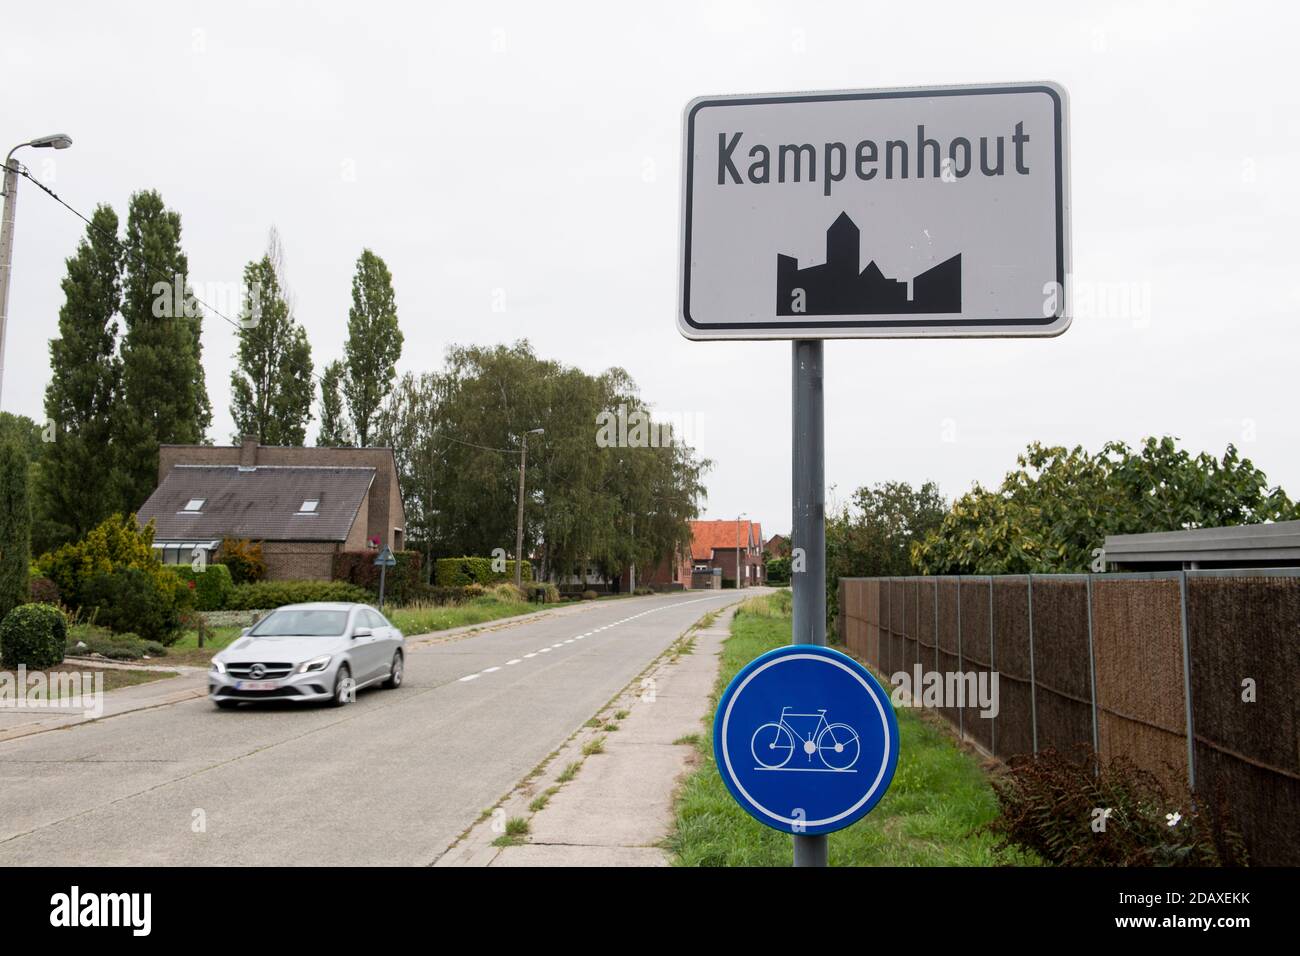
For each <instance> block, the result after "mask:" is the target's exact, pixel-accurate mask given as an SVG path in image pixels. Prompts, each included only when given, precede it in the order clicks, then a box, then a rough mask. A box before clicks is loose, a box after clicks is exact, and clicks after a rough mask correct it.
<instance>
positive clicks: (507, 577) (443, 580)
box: [433, 558, 533, 587]
mask: <svg viewBox="0 0 1300 956" xmlns="http://www.w3.org/2000/svg"><path fill="white" fill-rule="evenodd" d="M433 568H434V575H433V579H434V583H435V584H438V585H441V586H442V587H464V586H465V585H467V584H483V585H487V584H496V583H497V582H498V581H513V580H514V579H515V563H514V561H506V562H505V570H504V571H493V570H492V559H491V558H439V559H438V560H437V561H435V562H434V565H433ZM532 579H533V566H532V565H531V564H529V563H528V562H527V561H525V562H524V566H523V580H525V581H531V580H532Z"/></svg>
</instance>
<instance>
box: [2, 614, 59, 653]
mask: <svg viewBox="0 0 1300 956" xmlns="http://www.w3.org/2000/svg"><path fill="white" fill-rule="evenodd" d="M67 639H68V622H67V619H66V618H64V616H63V612H62V611H60V610H59V609H58V608H57V607H54V606H53V605H50V604H20V605H19V606H18V607H16V608H14V609H13V610H12V611H10V612H9V613H8V614H6V615H5V618H4V620H3V621H0V661H2V662H3V663H4V664H5V666H7V667H17V666H18V665H19V664H25V665H26V666H28V667H52V666H53V665H55V664H58V663H61V662H62V661H63V649H64V645H65V644H66V643H67Z"/></svg>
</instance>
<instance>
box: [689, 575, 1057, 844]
mask: <svg viewBox="0 0 1300 956" xmlns="http://www.w3.org/2000/svg"><path fill="white" fill-rule="evenodd" d="M789 607H790V599H789V592H788V591H784V592H777V593H776V594H773V595H766V596H763V597H758V598H751V599H750V600H748V601H746V602H745V603H744V604H742V605H741V607H740V608H739V609H738V610H737V613H736V616H735V618H734V619H733V621H732V625H731V637H729V638H728V639H727V640H726V642H725V643H724V644H723V649H722V665H721V670H720V672H719V675H718V681H717V684H716V686H715V687H714V693H713V704H714V707H716V704H717V700H718V697H719V696H721V694H722V691H723V690H724V689H725V688H726V686H727V683H728V682H729V681H730V680H731V678H732V677H734V676H735V674H736V672H737V671H739V670H740V668H741V667H743V666H744V665H745V664H747V663H748V662H749V661H751V660H753V659H754V658H755V657H757V656H759V655H760V654H763V653H765V652H766V651H769V650H771V649H773V648H775V647H779V646H781V645H783V644H788V643H789V642H790V616H789ZM714 707H711V708H710V710H712V709H714ZM895 713H896V714H897V717H898V728H899V734H900V736H901V741H900V745H899V760H898V770H897V772H896V773H895V775H894V782H893V784H892V786H891V787H890V789H889V791H888V792H887V793H886V794H885V796H884V798H883V799H881V801H880V803H879V804H877V805H876V807H875V809H874V810H872V812H871V813H869V814H868V815H867V816H866V817H864V818H863V819H861V820H859V821H858V822H857V823H855V824H853V825H852V826H850V827H847V828H846V829H844V830H840V831H839V832H838V833H834V834H832V835H831V838H830V862H831V865H832V866H1005V865H1033V864H1036V863H1038V862H1039V861H1037V860H1036V859H1035V858H1034V857H1032V856H1031V855H1028V854H1025V853H1023V852H1020V851H1015V850H1003V851H998V850H995V849H994V847H995V845H996V844H997V842H998V839H997V837H996V836H994V835H993V834H991V833H989V832H988V831H987V829H986V825H987V824H988V823H990V822H991V821H992V820H993V819H994V818H995V817H996V816H997V813H998V805H997V799H996V797H995V796H994V794H993V790H992V788H991V787H990V786H989V783H988V780H987V779H986V778H985V775H984V772H983V770H982V769H981V768H980V765H979V762H978V760H977V758H976V757H974V756H973V755H971V754H969V753H967V752H965V751H963V750H961V749H960V748H959V747H958V746H957V744H956V743H955V742H954V741H953V740H952V739H951V738H950V737H948V736H947V734H945V733H944V731H943V730H941V729H940V728H939V727H937V726H934V725H933V724H931V723H929V722H928V721H926V720H924V719H923V718H922V717H921V715H920V713H919V712H917V711H914V710H910V709H907V708H903V709H898V710H896V712H895ZM695 744H696V746H697V748H698V749H699V751H700V755H701V758H702V759H701V763H700V766H699V767H698V768H697V769H696V770H695V771H694V772H693V773H692V774H691V775H690V776H689V777H688V778H687V779H686V781H685V782H684V784H683V785H682V788H681V790H680V791H679V793H678V797H677V807H676V823H675V826H674V829H673V833H672V835H671V836H670V837H669V839H668V843H667V847H668V849H669V850H670V851H671V852H672V853H673V855H674V860H673V862H674V864H676V865H678V866H789V865H790V858H791V852H792V850H791V841H790V835H789V834H787V833H780V832H778V831H776V830H773V829H771V828H769V827H767V826H764V825H763V824H761V823H759V822H758V821H757V820H755V819H753V818H752V817H750V816H749V815H748V814H747V813H745V812H744V811H743V810H741V809H740V807H739V806H737V804H736V802H735V801H734V800H733V799H732V797H731V794H730V793H729V792H728V791H727V788H726V787H725V786H724V785H723V783H722V778H721V777H720V776H719V775H718V769H717V766H716V765H715V763H714V760H713V719H712V715H710V717H709V718H708V731H707V733H705V734H701V735H699V736H698V737H697V738H696V739H695Z"/></svg>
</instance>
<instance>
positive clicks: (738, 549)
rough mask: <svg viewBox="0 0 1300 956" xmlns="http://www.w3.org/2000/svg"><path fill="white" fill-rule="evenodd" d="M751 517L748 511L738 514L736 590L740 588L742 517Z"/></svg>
mask: <svg viewBox="0 0 1300 956" xmlns="http://www.w3.org/2000/svg"><path fill="white" fill-rule="evenodd" d="M747 517H749V512H748V511H742V512H741V513H740V514H738V515H736V590H737V591H739V590H740V587H741V585H740V519H741V518H747Z"/></svg>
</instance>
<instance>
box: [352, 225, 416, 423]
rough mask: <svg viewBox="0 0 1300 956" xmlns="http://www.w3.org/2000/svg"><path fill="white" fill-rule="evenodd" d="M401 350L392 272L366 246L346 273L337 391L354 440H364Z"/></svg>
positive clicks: (390, 388)
mask: <svg viewBox="0 0 1300 956" xmlns="http://www.w3.org/2000/svg"><path fill="white" fill-rule="evenodd" d="M401 356H402V330H401V329H400V328H398V325H397V301H396V298H395V297H394V295H393V276H392V274H391V273H390V272H389V271H388V266H387V265H386V264H385V263H384V260H383V259H381V258H379V256H377V255H375V254H374V253H373V252H371V251H370V250H369V249H365V250H362V253H361V256H360V258H358V259H357V271H356V274H355V275H354V276H353V277H352V308H351V309H350V310H348V340H347V344H346V345H345V347H344V357H345V359H346V365H347V375H346V377H345V378H344V380H343V394H344V395H345V396H347V400H348V410H349V411H350V413H351V416H352V428H353V430H354V431H355V432H356V440H357V444H358V445H360V446H362V447H365V446H367V445H369V444H370V440H371V437H372V435H373V430H374V422H375V416H376V415H377V414H378V412H379V409H380V407H381V406H382V405H383V403H384V400H385V399H386V398H387V397H388V393H389V392H391V391H392V388H393V379H394V378H395V377H396V375H397V360H398V359H399V358H401Z"/></svg>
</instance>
